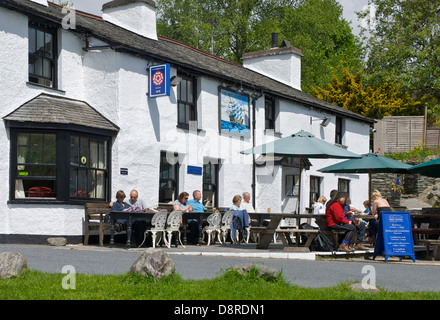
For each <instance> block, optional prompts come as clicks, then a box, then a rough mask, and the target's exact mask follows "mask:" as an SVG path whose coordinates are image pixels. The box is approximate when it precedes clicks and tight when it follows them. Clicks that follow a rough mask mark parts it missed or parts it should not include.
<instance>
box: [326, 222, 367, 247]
mask: <svg viewBox="0 0 440 320" xmlns="http://www.w3.org/2000/svg"><path fill="white" fill-rule="evenodd" d="M328 228H329V229H330V230H335V231H347V232H346V233H345V236H344V239H343V241H344V242H348V243H350V242H351V239H353V236H354V233H355V232H356V226H355V225H354V224H349V223H346V224H335V225H334V226H331V227H328ZM364 233H365V227H364ZM358 239H359V233H358Z"/></svg>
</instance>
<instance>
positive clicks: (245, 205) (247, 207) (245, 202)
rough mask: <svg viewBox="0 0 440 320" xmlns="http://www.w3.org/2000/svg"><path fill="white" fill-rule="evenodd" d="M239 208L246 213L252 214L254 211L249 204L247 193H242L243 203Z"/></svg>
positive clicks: (248, 194) (249, 196)
mask: <svg viewBox="0 0 440 320" xmlns="http://www.w3.org/2000/svg"><path fill="white" fill-rule="evenodd" d="M241 206H242V207H243V209H244V210H246V211H247V212H248V213H254V212H255V209H254V207H253V206H252V203H251V195H250V193H249V192H243V202H242V203H241Z"/></svg>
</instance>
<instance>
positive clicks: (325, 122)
mask: <svg viewBox="0 0 440 320" xmlns="http://www.w3.org/2000/svg"><path fill="white" fill-rule="evenodd" d="M318 120H321V123H320V124H319V125H320V126H321V127H323V128H325V127H327V126H328V124H329V123H330V121H331V119H330V118H327V117H324V119H313V118H312V117H310V124H312V122H313V121H318Z"/></svg>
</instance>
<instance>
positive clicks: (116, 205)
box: [112, 190, 130, 231]
mask: <svg viewBox="0 0 440 320" xmlns="http://www.w3.org/2000/svg"><path fill="white" fill-rule="evenodd" d="M124 199H125V192H124V191H122V190H118V192H116V202H113V205H112V211H123V210H124V209H127V208H130V205H128V204H127V203H126V202H124ZM116 223H119V224H122V225H123V230H127V220H126V219H116ZM115 227H116V229H119V226H115ZM117 231H120V230H117Z"/></svg>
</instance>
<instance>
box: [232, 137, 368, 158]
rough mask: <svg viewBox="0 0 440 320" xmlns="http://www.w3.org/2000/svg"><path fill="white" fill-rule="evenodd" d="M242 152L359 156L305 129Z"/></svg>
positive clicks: (310, 156) (318, 156)
mask: <svg viewBox="0 0 440 320" xmlns="http://www.w3.org/2000/svg"><path fill="white" fill-rule="evenodd" d="M240 153H243V154H252V153H255V154H273V155H278V156H286V157H295V158H301V157H304V158H315V159H323V158H324V159H325V158H336V159H347V158H360V157H361V156H360V155H358V154H355V153H353V152H350V151H347V150H345V149H343V148H341V147H338V146H335V145H333V144H331V143H328V142H326V141H324V140H321V139H318V138H316V137H315V136H314V135H313V134H311V133H309V132H306V131H303V130H301V131H299V132H297V133H295V134H292V135H290V136H288V137H285V138H282V139H277V140H274V141H272V142H268V143H265V144H263V145H260V146H257V147H254V148H251V149H247V150H243V151H241V152H240Z"/></svg>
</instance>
